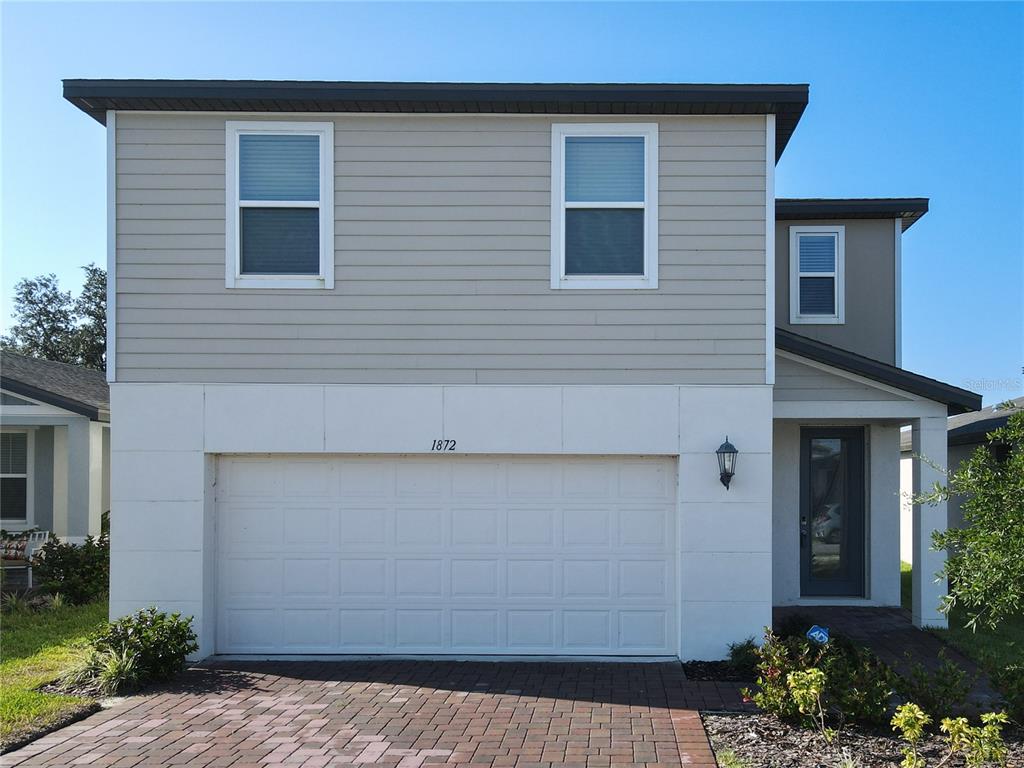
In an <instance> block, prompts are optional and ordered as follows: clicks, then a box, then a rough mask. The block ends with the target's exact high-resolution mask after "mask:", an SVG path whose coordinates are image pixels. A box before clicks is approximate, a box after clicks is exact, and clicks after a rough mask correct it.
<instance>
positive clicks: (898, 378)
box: [775, 328, 981, 416]
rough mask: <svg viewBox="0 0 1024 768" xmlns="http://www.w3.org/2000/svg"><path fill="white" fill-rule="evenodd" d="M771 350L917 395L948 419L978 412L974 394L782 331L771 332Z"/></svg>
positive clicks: (977, 395)
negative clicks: (938, 406) (944, 412)
mask: <svg viewBox="0 0 1024 768" xmlns="http://www.w3.org/2000/svg"><path fill="white" fill-rule="evenodd" d="M775 347H776V349H780V350H782V351H783V352H791V353H792V354H794V355H800V356H801V357H806V358H807V359H809V360H814V361H815V362H818V363H824V364H825V365H831V366H833V367H835V368H839V369H841V370H844V371H849V372H850V373H856V374H857V375H859V376H863V377H865V378H867V379H871V380H873V381H877V382H879V383H881V384H888V385H889V386H891V387H896V388H897V389H902V390H903V391H904V392H909V393H910V394H912V395H919V396H920V397H924V398H927V399H929V400H934V401H935V402H937V403H945V404H946V406H947V411H948V413H949V415H950V416H955V415H956V414H958V413H967V412H968V411H977V410H980V409H981V395H979V394H977V393H975V392H970V391H968V390H966V389H961V388H960V387H954V386H953V385H952V384H946V383H944V382H941V381H938V380H937V379H930V378H928V377H927V376H921V375H920V374H917V373H911V372H910V371H905V370H903V369H902V368H897V367H896V366H893V365H888V364H886V363H882V362H880V361H878V360H872V359H871V358H869V357H864V356H863V355H858V354H856V353H854V352H850V351H848V350H845V349H840V348H839V347H833V346H832V345H831V344H823V343H822V342H820V341H816V340H814V339H809V338H807V337H806V336H800V335H798V334H796V333H792V332H790V331H786V330H783V329H782V328H776V329H775Z"/></svg>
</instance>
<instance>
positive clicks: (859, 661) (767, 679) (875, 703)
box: [745, 630, 892, 724]
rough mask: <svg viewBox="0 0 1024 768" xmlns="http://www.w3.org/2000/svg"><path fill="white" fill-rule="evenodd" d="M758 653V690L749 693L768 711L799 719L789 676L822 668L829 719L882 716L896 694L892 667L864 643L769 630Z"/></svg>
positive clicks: (878, 718)
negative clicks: (824, 640)
mask: <svg viewBox="0 0 1024 768" xmlns="http://www.w3.org/2000/svg"><path fill="white" fill-rule="evenodd" d="M757 653H758V657H759V662H758V667H757V668H758V673H759V674H758V678H757V690H756V691H755V692H753V693H751V692H750V691H746V692H745V695H746V696H747V697H748V698H751V699H752V700H753V701H754V703H756V704H757V705H758V706H759V707H760V708H761V709H762V710H764V711H765V712H768V713H769V714H773V715H775V716H777V717H779V718H780V719H783V720H789V721H799V720H800V719H801V714H802V713H801V708H800V702H798V701H797V700H796V699H795V698H794V696H793V690H792V688H791V686H790V684H789V681H790V676H791V675H792V674H793V673H794V672H796V673H804V672H807V671H808V670H811V669H818V670H820V671H821V673H822V674H823V676H824V683H823V685H822V688H821V701H822V707H823V709H824V711H825V712H826V713H827V714H828V716H829V718H830V719H832V720H835V721H838V722H844V721H850V722H855V723H868V724H878V723H881V722H884V720H885V717H886V714H887V713H888V709H889V698H890V696H891V695H892V673H891V672H890V670H889V668H888V667H886V666H885V665H884V664H882V663H881V662H880V661H879V660H878V659H877V658H876V657H875V656H874V655H873V654H872V653H870V652H869V651H867V650H866V649H863V648H860V647H858V646H856V645H854V644H853V643H851V642H849V641H848V640H845V639H843V638H838V637H833V638H832V639H831V640H830V641H829V642H828V643H827V644H825V645H817V644H814V643H811V642H810V641H809V640H807V639H805V638H801V637H780V636H778V635H776V634H774V633H773V632H771V631H770V630H769V631H768V632H766V634H765V641H764V644H763V645H762V646H761V648H760V649H759V650H758V652H757ZM795 679H796V680H801V679H802V678H801V677H799V676H798V677H796V678H795Z"/></svg>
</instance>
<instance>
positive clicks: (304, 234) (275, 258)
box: [226, 122, 334, 288]
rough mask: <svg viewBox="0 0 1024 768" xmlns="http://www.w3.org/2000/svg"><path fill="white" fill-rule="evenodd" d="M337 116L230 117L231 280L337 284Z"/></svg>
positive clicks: (232, 283) (239, 283)
mask: <svg viewBox="0 0 1024 768" xmlns="http://www.w3.org/2000/svg"><path fill="white" fill-rule="evenodd" d="M333 130H334V126H333V124H332V123H266V122H229V123H228V124H227V153H226V157H227V192H228V203H227V205H228V209H227V245H228V247H227V257H228V263H227V272H226V277H227V285H228V287H229V288H333V287H334V243H333V239H334V238H333V230H334V206H333V187H334V184H333V182H334V172H333V167H332V166H333V159H332V158H333V154H334V153H333V145H334V138H333V135H334V134H333Z"/></svg>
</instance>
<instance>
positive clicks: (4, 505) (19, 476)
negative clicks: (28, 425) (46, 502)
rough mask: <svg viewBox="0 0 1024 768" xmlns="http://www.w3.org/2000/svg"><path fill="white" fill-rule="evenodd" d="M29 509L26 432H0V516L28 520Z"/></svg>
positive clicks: (14, 520)
mask: <svg viewBox="0 0 1024 768" xmlns="http://www.w3.org/2000/svg"><path fill="white" fill-rule="evenodd" d="M28 512H29V487H28V433H27V432H2V433H0V518H2V519H3V520H5V521H12V522H27V521H28V517H29V515H28Z"/></svg>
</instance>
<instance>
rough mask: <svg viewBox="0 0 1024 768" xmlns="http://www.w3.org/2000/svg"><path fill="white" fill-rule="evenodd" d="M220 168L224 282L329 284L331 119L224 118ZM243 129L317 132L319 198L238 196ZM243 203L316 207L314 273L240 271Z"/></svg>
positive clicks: (331, 269)
mask: <svg viewBox="0 0 1024 768" xmlns="http://www.w3.org/2000/svg"><path fill="white" fill-rule="evenodd" d="M224 131H225V136H224V147H225V170H226V177H227V178H226V191H227V201H226V206H227V207H226V221H225V224H226V230H225V231H226V235H227V236H226V251H227V254H226V264H225V275H224V277H225V285H226V286H227V287H228V288H304V289H321V290H330V289H333V288H334V123H306V122H292V121H273V122H272V121H262V120H229V121H227V122H226V123H225V126H224ZM244 134H257V135H264V136H266V135H271V136H275V135H276V136H288V135H300V136H319V137H320V200H319V201H317V202H312V201H308V200H280V201H278V200H240V199H239V197H238V184H239V169H238V154H239V153H238V143H239V137H240V136H242V135H244ZM243 206H244V207H246V208H317V209H319V211H320V272H319V274H317V275H243V274H242V249H241V245H242V242H241V241H242V238H241V232H240V227H241V218H242V217H241V216H240V215H239V210H240V209H241V208H242V207H243Z"/></svg>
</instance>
